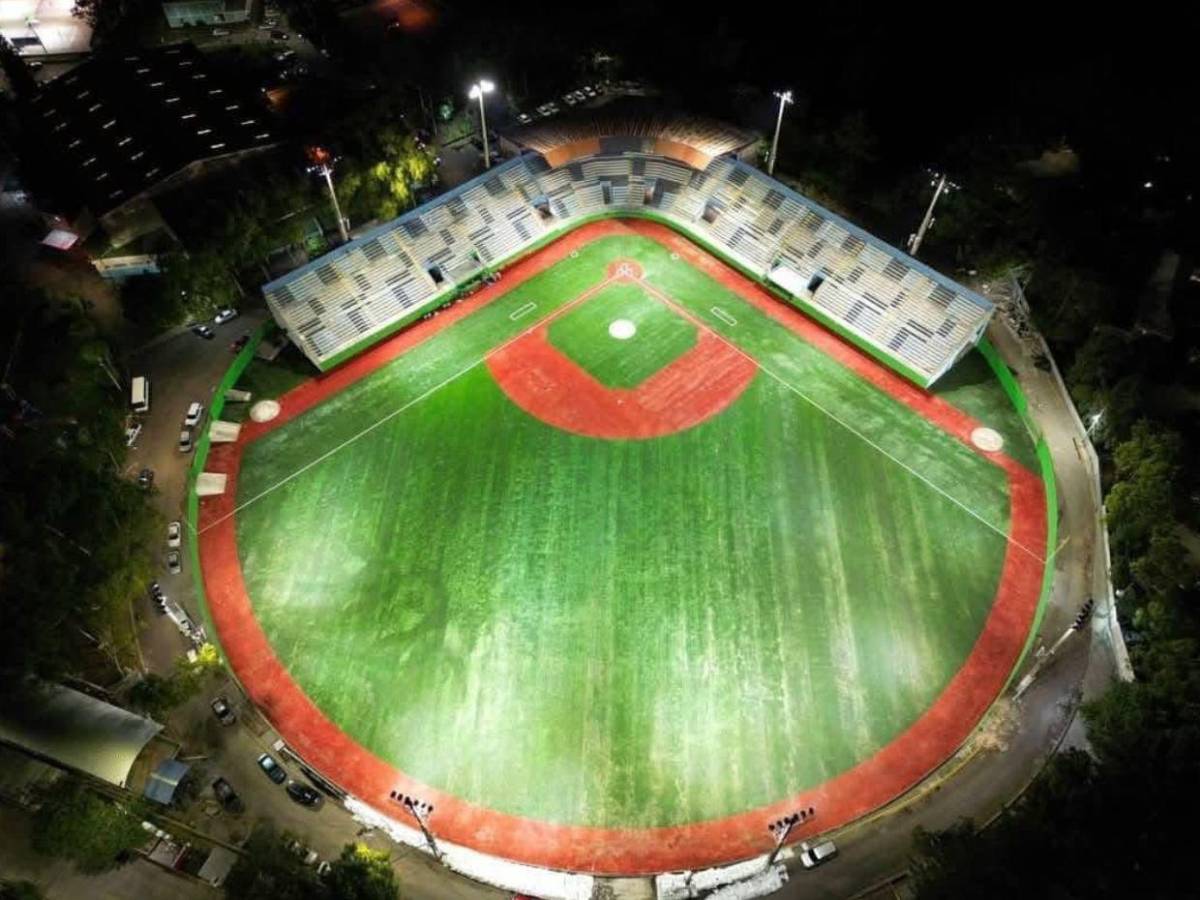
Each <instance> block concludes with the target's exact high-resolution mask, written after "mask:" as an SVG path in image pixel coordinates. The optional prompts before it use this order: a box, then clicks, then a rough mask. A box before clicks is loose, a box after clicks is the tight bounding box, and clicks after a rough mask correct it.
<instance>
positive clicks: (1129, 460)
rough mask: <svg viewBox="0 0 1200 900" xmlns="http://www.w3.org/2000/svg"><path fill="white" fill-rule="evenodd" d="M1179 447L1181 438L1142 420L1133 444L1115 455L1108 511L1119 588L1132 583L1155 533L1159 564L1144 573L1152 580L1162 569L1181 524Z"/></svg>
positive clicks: (1133, 434)
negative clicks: (1178, 520)
mask: <svg viewBox="0 0 1200 900" xmlns="http://www.w3.org/2000/svg"><path fill="white" fill-rule="evenodd" d="M1180 449H1181V442H1180V438H1179V435H1178V434H1176V433H1175V432H1173V431H1170V430H1168V429H1164V428H1161V427H1157V426H1155V425H1154V424H1153V423H1151V422H1149V421H1148V420H1145V419H1143V420H1142V421H1140V422H1138V423H1137V424H1136V425H1134V426H1133V429H1132V431H1131V433H1130V437H1129V440H1127V441H1125V442H1123V443H1121V444H1120V445H1119V446H1118V447H1117V448H1116V451H1115V452H1114V453H1113V461H1114V463H1115V464H1116V472H1115V476H1116V481H1115V483H1114V484H1113V486H1112V488H1111V489H1110V490H1109V492H1108V495H1107V496H1106V497H1105V507H1106V509H1107V512H1108V529H1109V535H1110V538H1111V541H1112V552H1113V579H1114V581H1116V583H1117V584H1118V585H1119V586H1120V585H1125V584H1128V583H1129V581H1130V579H1131V578H1132V577H1133V575H1134V572H1135V570H1137V569H1138V560H1139V558H1140V557H1142V556H1143V555H1144V554H1146V553H1147V552H1149V550H1150V547H1151V541H1152V539H1153V537H1154V535H1155V534H1156V533H1158V535H1159V547H1158V548H1157V551H1156V557H1158V558H1159V561H1158V562H1154V561H1148V562H1147V563H1146V564H1144V565H1142V566H1141V571H1142V573H1143V574H1144V575H1146V576H1151V575H1153V574H1154V573H1156V572H1160V571H1161V570H1162V562H1161V558H1160V557H1161V553H1162V551H1163V549H1164V548H1165V543H1166V542H1167V541H1168V540H1169V533H1168V532H1169V531H1170V530H1171V529H1173V527H1174V525H1175V522H1176V518H1175V506H1174V484H1175V480H1176V478H1177V477H1178V468H1179V466H1178V459H1179V454H1180ZM1163 529H1166V530H1167V531H1166V532H1164V531H1163ZM1168 577H1171V576H1170V573H1168ZM1146 586H1147V587H1149V586H1150V585H1146ZM1155 586H1158V585H1155Z"/></svg>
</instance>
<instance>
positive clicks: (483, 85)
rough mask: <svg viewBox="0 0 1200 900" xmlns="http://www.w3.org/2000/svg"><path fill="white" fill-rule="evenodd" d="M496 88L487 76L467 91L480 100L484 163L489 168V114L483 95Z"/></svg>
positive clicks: (490, 165) (490, 161) (490, 156)
mask: <svg viewBox="0 0 1200 900" xmlns="http://www.w3.org/2000/svg"><path fill="white" fill-rule="evenodd" d="M495 89H496V86H495V85H494V84H492V83H491V82H490V81H488V80H487V79H486V78H480V79H479V80H478V81H477V82H475V83H474V84H473V85H471V90H470V91H469V92H468V93H467V96H468V97H470V98H471V99H472V100H478V101H479V130H480V131H481V132H483V165H484V167H485V168H488V169H490V168H491V167H492V155H491V153H490V152H489V151H488V134H487V115H486V114H485V113H484V111H483V95H484V94H490V93H491V92H492V91H494V90H495Z"/></svg>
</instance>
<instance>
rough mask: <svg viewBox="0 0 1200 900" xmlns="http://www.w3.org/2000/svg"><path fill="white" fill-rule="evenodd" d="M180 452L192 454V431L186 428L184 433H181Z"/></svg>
mask: <svg viewBox="0 0 1200 900" xmlns="http://www.w3.org/2000/svg"><path fill="white" fill-rule="evenodd" d="M179 452H180V453H191V452H192V429H190V428H185V429H183V431H181V432H179Z"/></svg>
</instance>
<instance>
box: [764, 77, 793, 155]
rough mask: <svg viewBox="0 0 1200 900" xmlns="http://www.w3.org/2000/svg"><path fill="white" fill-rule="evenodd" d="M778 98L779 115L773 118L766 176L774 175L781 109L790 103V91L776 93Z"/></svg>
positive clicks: (781, 123) (781, 122)
mask: <svg viewBox="0 0 1200 900" xmlns="http://www.w3.org/2000/svg"><path fill="white" fill-rule="evenodd" d="M775 96H776V97H778V98H779V115H778V116H777V117H776V118H775V137H774V139H773V140H772V141H771V155H770V156H769V157H767V174H768V175H774V174H775V157H776V156H778V155H779V129H780V127H781V126H782V125H783V109H784V107H785V106H787V105H788V104H789V103H791V102H792V92H791V91H776V92H775Z"/></svg>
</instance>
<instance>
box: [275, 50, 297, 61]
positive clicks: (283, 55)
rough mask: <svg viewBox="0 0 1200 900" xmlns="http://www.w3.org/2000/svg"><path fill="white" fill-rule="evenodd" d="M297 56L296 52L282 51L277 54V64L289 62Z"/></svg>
mask: <svg viewBox="0 0 1200 900" xmlns="http://www.w3.org/2000/svg"><path fill="white" fill-rule="evenodd" d="M295 55H296V51H295V50H280V51H279V52H278V53H276V54H275V62H287V61H288V60H289V59H291V58H292V57H293V56H295Z"/></svg>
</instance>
